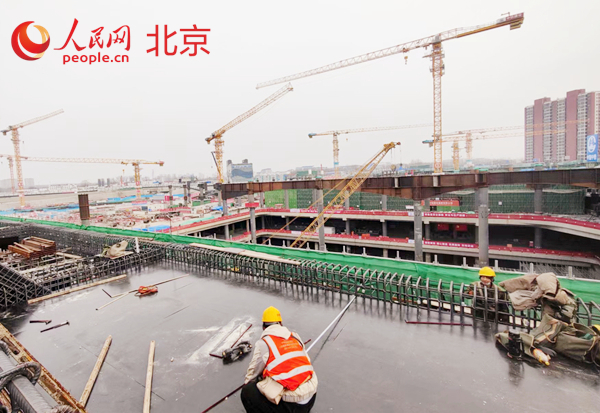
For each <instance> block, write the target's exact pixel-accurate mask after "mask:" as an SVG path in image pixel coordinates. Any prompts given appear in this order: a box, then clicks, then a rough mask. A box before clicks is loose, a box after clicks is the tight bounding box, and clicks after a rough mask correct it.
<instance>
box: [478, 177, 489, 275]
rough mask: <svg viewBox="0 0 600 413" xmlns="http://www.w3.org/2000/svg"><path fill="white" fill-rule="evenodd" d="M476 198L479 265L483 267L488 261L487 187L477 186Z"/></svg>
mask: <svg viewBox="0 0 600 413" xmlns="http://www.w3.org/2000/svg"><path fill="white" fill-rule="evenodd" d="M477 198H478V199H479V210H478V212H479V220H478V221H479V231H478V234H479V236H478V243H479V266H480V267H484V266H486V265H489V262H490V233H489V221H488V217H489V214H490V210H489V208H488V188H479V189H478V190H477Z"/></svg>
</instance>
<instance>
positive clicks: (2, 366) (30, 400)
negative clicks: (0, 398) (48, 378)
mask: <svg viewBox="0 0 600 413" xmlns="http://www.w3.org/2000/svg"><path fill="white" fill-rule="evenodd" d="M0 349H2V350H3V351H0V371H2V372H8V371H10V370H14V368H15V367H16V366H17V364H16V362H15V361H14V359H13V358H12V357H10V356H9V351H10V350H9V348H8V346H7V345H6V343H4V342H2V341H0ZM26 364H27V365H28V364H29V363H26ZM38 369H39V365H38ZM35 376H37V378H39V374H34V375H33V377H32V379H33V378H35V379H36V381H37V378H36V377H35ZM6 389H7V390H8V392H9V393H10V400H11V403H12V410H13V411H16V410H17V409H21V410H22V411H23V412H24V413H46V412H49V411H50V410H51V409H52V407H51V406H50V405H49V404H48V402H47V401H46V400H45V399H44V398H43V397H42V395H41V394H40V392H38V391H37V389H36V388H35V385H34V384H32V383H31V381H30V380H29V379H28V378H26V377H23V376H21V375H19V376H15V377H13V379H12V380H11V381H10V382H8V383H7V384H6Z"/></svg>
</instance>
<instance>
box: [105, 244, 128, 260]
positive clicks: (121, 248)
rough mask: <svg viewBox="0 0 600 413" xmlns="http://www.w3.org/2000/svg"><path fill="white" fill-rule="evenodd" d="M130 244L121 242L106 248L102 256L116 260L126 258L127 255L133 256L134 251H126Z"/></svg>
mask: <svg viewBox="0 0 600 413" xmlns="http://www.w3.org/2000/svg"><path fill="white" fill-rule="evenodd" d="M128 244H129V243H128V242H127V241H121V242H118V243H116V244H115V245H111V246H110V247H104V250H103V251H102V253H101V254H100V256H101V257H106V258H110V259H115V258H119V257H124V256H125V255H130V254H133V252H132V251H126V249H127V245H128Z"/></svg>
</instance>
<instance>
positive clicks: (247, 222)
mask: <svg viewBox="0 0 600 413" xmlns="http://www.w3.org/2000/svg"><path fill="white" fill-rule="evenodd" d="M246 232H250V220H249V219H248V220H246Z"/></svg>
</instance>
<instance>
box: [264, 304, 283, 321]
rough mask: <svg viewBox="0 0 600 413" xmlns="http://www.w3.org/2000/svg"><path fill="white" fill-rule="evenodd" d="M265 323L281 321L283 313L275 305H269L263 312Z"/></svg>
mask: <svg viewBox="0 0 600 413" xmlns="http://www.w3.org/2000/svg"><path fill="white" fill-rule="evenodd" d="M262 321H263V323H281V313H280V312H279V310H278V309H276V308H275V307H269V308H267V309H266V310H265V311H264V312H263V318H262Z"/></svg>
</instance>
